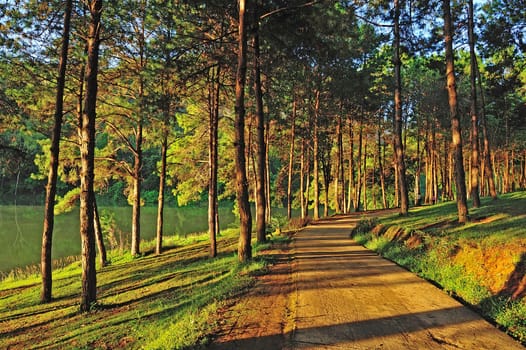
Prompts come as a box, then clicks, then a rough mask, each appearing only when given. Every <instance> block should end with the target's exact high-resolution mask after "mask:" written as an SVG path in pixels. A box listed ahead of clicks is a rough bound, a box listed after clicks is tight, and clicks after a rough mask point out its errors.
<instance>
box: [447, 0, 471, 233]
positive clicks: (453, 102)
mask: <svg viewBox="0 0 526 350" xmlns="http://www.w3.org/2000/svg"><path fill="white" fill-rule="evenodd" d="M449 1H450V0H443V9H444V39H445V45H446V82H447V92H448V102H449V113H450V118H451V134H452V147H453V154H454V158H455V185H456V190H457V209H458V222H459V223H461V224H463V223H466V222H467V221H468V205H467V193H466V179H465V178H466V175H465V172H464V157H463V154H462V133H461V127H460V119H459V116H458V104H457V103H458V102H457V89H456V82H455V65H454V56H453V23H452V20H451V9H450V3H449Z"/></svg>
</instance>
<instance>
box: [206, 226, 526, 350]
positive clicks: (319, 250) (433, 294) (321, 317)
mask: <svg viewBox="0 0 526 350" xmlns="http://www.w3.org/2000/svg"><path fill="white" fill-rule="evenodd" d="M358 219H359V217H358V216H350V217H341V218H332V219H329V220H324V221H319V222H317V223H316V224H314V225H311V226H309V227H307V228H306V229H304V230H303V231H301V232H299V233H298V234H297V235H296V237H295V239H294V243H293V246H292V249H291V251H290V252H288V254H290V257H291V262H292V264H291V265H290V264H286V262H285V261H284V260H283V261H281V263H280V264H277V268H278V271H279V273H278V274H274V273H271V274H269V276H267V280H266V281H264V282H263V283H259V284H258V285H256V288H255V290H254V291H253V292H252V293H251V294H252V296H251V297H249V298H247V299H246V300H244V301H242V302H241V303H239V304H237V305H235V306H234V309H235V308H236V307H237V311H235V315H236V324H235V325H234V326H232V327H231V328H230V332H226V333H225V334H223V335H222V336H220V337H219V338H218V339H217V341H216V343H215V344H214V345H213V346H212V349H249V350H259V349H287V350H295V349H302V350H303V349H331V350H332V349H524V347H522V346H521V345H520V344H519V343H517V342H516V341H514V340H513V339H511V338H510V337H508V336H507V335H505V334H504V333H502V332H500V331H498V330H497V329H495V328H494V327H493V326H492V325H490V324H489V323H488V322H486V321H485V320H483V319H482V318H481V317H480V316H479V315H477V314H476V313H475V312H473V311H471V310H469V309H467V308H465V307H464V306H462V305H461V304H460V303H458V302H457V301H455V300H454V299H452V298H451V297H449V296H447V295H446V294H445V293H444V292H443V291H441V290H439V289H438V288H436V287H435V286H433V285H431V284H430V283H428V282H426V281H424V280H422V279H420V278H418V277H416V276H415V275H413V274H412V273H410V272H408V271H406V270H404V269H402V268H400V267H399V266H397V265H395V264H393V263H392V262H390V261H387V260H385V259H382V258H380V257H378V256H377V255H376V254H375V253H373V252H371V251H369V250H367V249H365V248H363V247H361V246H359V245H357V244H356V243H354V242H353V241H351V240H350V239H349V232H350V228H351V227H352V226H353V225H354V223H355V222H356V221H357V220H358ZM287 266H291V269H290V270H288V269H287ZM288 272H291V273H292V277H290V275H287V273H288ZM285 295H286V296H285ZM270 310H273V311H272V312H270ZM276 310H281V311H276ZM247 325H248V326H247Z"/></svg>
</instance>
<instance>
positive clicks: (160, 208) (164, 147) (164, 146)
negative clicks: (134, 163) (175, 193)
mask: <svg viewBox="0 0 526 350" xmlns="http://www.w3.org/2000/svg"><path fill="white" fill-rule="evenodd" d="M165 124H166V122H164V123H163V136H162V137H163V139H162V141H161V169H159V195H158V197H157V230H156V235H155V236H156V240H155V254H161V253H162V251H163V233H164V232H163V231H164V192H165V187H166V156H167V151H168V130H167V129H168V126H167V125H165Z"/></svg>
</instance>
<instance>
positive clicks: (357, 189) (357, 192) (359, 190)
mask: <svg viewBox="0 0 526 350" xmlns="http://www.w3.org/2000/svg"><path fill="white" fill-rule="evenodd" d="M363 118H364V116H363V115H362V116H361V117H360V123H359V125H358V127H359V134H358V156H357V158H358V164H357V166H356V167H357V168H358V174H357V176H356V186H355V197H354V211H355V212H358V211H360V199H361V196H362V185H361V181H362V151H363Z"/></svg>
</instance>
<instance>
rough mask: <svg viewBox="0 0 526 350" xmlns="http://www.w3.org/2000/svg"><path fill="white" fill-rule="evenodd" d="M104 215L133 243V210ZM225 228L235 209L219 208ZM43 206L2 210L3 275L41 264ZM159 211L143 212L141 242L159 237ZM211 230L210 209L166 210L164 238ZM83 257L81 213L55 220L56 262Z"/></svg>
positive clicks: (0, 266) (0, 245) (148, 209)
mask: <svg viewBox="0 0 526 350" xmlns="http://www.w3.org/2000/svg"><path fill="white" fill-rule="evenodd" d="M99 211H100V213H101V215H105V216H107V217H108V216H112V217H113V218H114V220H115V225H116V227H117V228H118V229H119V230H121V231H122V232H123V233H124V237H126V239H127V240H128V241H129V240H130V239H129V236H130V235H131V233H130V232H131V216H132V208H131V207H102V208H100V210H99ZM219 215H220V216H219V220H220V225H221V228H226V227H228V226H229V225H232V224H233V223H234V222H235V221H236V219H235V216H234V215H233V214H232V207H231V206H220V207H219ZM43 220H44V207H43V206H20V205H19V206H7V205H6V206H0V272H6V271H9V270H12V269H14V268H17V267H22V266H27V265H33V264H39V263H40V250H41V246H42V224H43ZM156 221H157V208H156V207H142V208H141V239H145V240H151V239H153V238H154V237H155V232H156ZM207 230H208V216H207V208H206V207H182V208H165V213H164V235H165V236H169V235H178V236H185V235H187V234H190V233H195V232H205V231H207ZM79 254H80V234H79V210H78V209H76V210H73V211H72V212H69V213H66V214H60V215H57V216H56V217H55V225H54V230H53V253H52V256H53V259H59V258H63V257H66V256H72V255H79Z"/></svg>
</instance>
